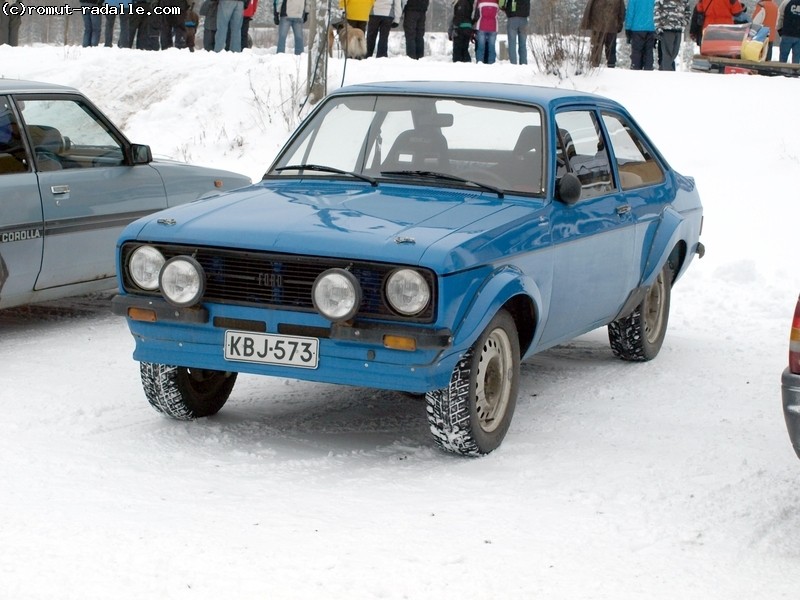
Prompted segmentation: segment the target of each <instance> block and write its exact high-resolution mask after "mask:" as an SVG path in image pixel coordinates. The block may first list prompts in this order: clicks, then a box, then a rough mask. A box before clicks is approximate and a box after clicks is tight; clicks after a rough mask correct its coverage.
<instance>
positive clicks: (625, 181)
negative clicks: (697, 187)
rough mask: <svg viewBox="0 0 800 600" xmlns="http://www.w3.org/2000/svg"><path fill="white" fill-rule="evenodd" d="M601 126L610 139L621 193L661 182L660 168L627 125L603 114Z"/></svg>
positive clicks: (615, 117) (623, 121)
mask: <svg viewBox="0 0 800 600" xmlns="http://www.w3.org/2000/svg"><path fill="white" fill-rule="evenodd" d="M603 123H604V124H605V126H606V130H607V131H608V135H609V137H610V139H611V148H612V150H613V151H614V156H615V157H616V160H617V170H618V171H619V183H620V187H621V188H622V189H623V190H630V189H632V188H637V187H641V186H644V185H652V184H654V183H661V182H662V181H664V171H663V170H662V169H661V166H660V165H659V164H658V162H657V161H656V159H655V157H654V156H653V155H652V153H651V152H650V151H649V150H648V149H647V146H645V144H644V141H643V140H642V139H641V137H640V136H638V135H637V134H636V131H634V129H633V127H632V126H631V125H630V124H629V123H627V122H626V121H625V120H624V119H623V118H622V117H620V116H618V115H612V114H608V113H604V114H603Z"/></svg>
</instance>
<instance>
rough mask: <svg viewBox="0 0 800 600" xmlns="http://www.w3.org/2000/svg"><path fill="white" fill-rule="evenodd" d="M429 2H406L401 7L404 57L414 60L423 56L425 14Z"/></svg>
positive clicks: (416, 0) (410, 0)
mask: <svg viewBox="0 0 800 600" xmlns="http://www.w3.org/2000/svg"><path fill="white" fill-rule="evenodd" d="M428 3H429V0H406V2H405V4H404V6H403V33H404V34H405V36H406V56H408V57H409V58H413V59H414V60H417V59H420V58H422V57H423V56H425V13H427V12H428Z"/></svg>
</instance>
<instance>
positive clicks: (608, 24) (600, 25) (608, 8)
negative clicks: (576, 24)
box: [581, 0, 625, 69]
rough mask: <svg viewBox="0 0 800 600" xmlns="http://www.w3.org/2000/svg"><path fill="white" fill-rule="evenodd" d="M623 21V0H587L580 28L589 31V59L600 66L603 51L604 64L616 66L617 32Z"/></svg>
mask: <svg viewBox="0 0 800 600" xmlns="http://www.w3.org/2000/svg"><path fill="white" fill-rule="evenodd" d="M624 23H625V0H589V1H588V2H587V3H586V8H585V9H584V11H583V19H582V20H581V29H583V30H588V31H591V32H592V33H591V37H590V39H589V48H590V54H589V57H590V58H589V60H590V63H591V65H592V66H593V67H599V66H600V57H601V56H602V54H603V52H604V51H605V55H606V65H608V67H609V68H612V69H613V68H614V67H616V66H617V34H618V33H619V32H620V31H622V25H623V24H624Z"/></svg>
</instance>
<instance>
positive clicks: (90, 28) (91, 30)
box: [80, 0, 103, 48]
mask: <svg viewBox="0 0 800 600" xmlns="http://www.w3.org/2000/svg"><path fill="white" fill-rule="evenodd" d="M102 3H103V1H102V0H81V2H80V7H81V16H82V17H83V44H81V45H82V46H83V47H84V48H88V47H90V46H97V45H98V44H99V43H100V27H101V23H102V17H101V16H100V13H99V12H98V13H97V14H96V15H93V14H92V9H93V8H95V9H97V8H99V7H100V5H101V4H102Z"/></svg>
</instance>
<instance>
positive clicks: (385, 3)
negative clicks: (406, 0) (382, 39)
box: [372, 0, 402, 23]
mask: <svg viewBox="0 0 800 600" xmlns="http://www.w3.org/2000/svg"><path fill="white" fill-rule="evenodd" d="M401 11H402V9H401V8H400V0H375V4H373V5H372V14H373V15H375V16H376V17H392V22H393V23H399V22H400V15H401V14H402V13H401Z"/></svg>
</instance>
